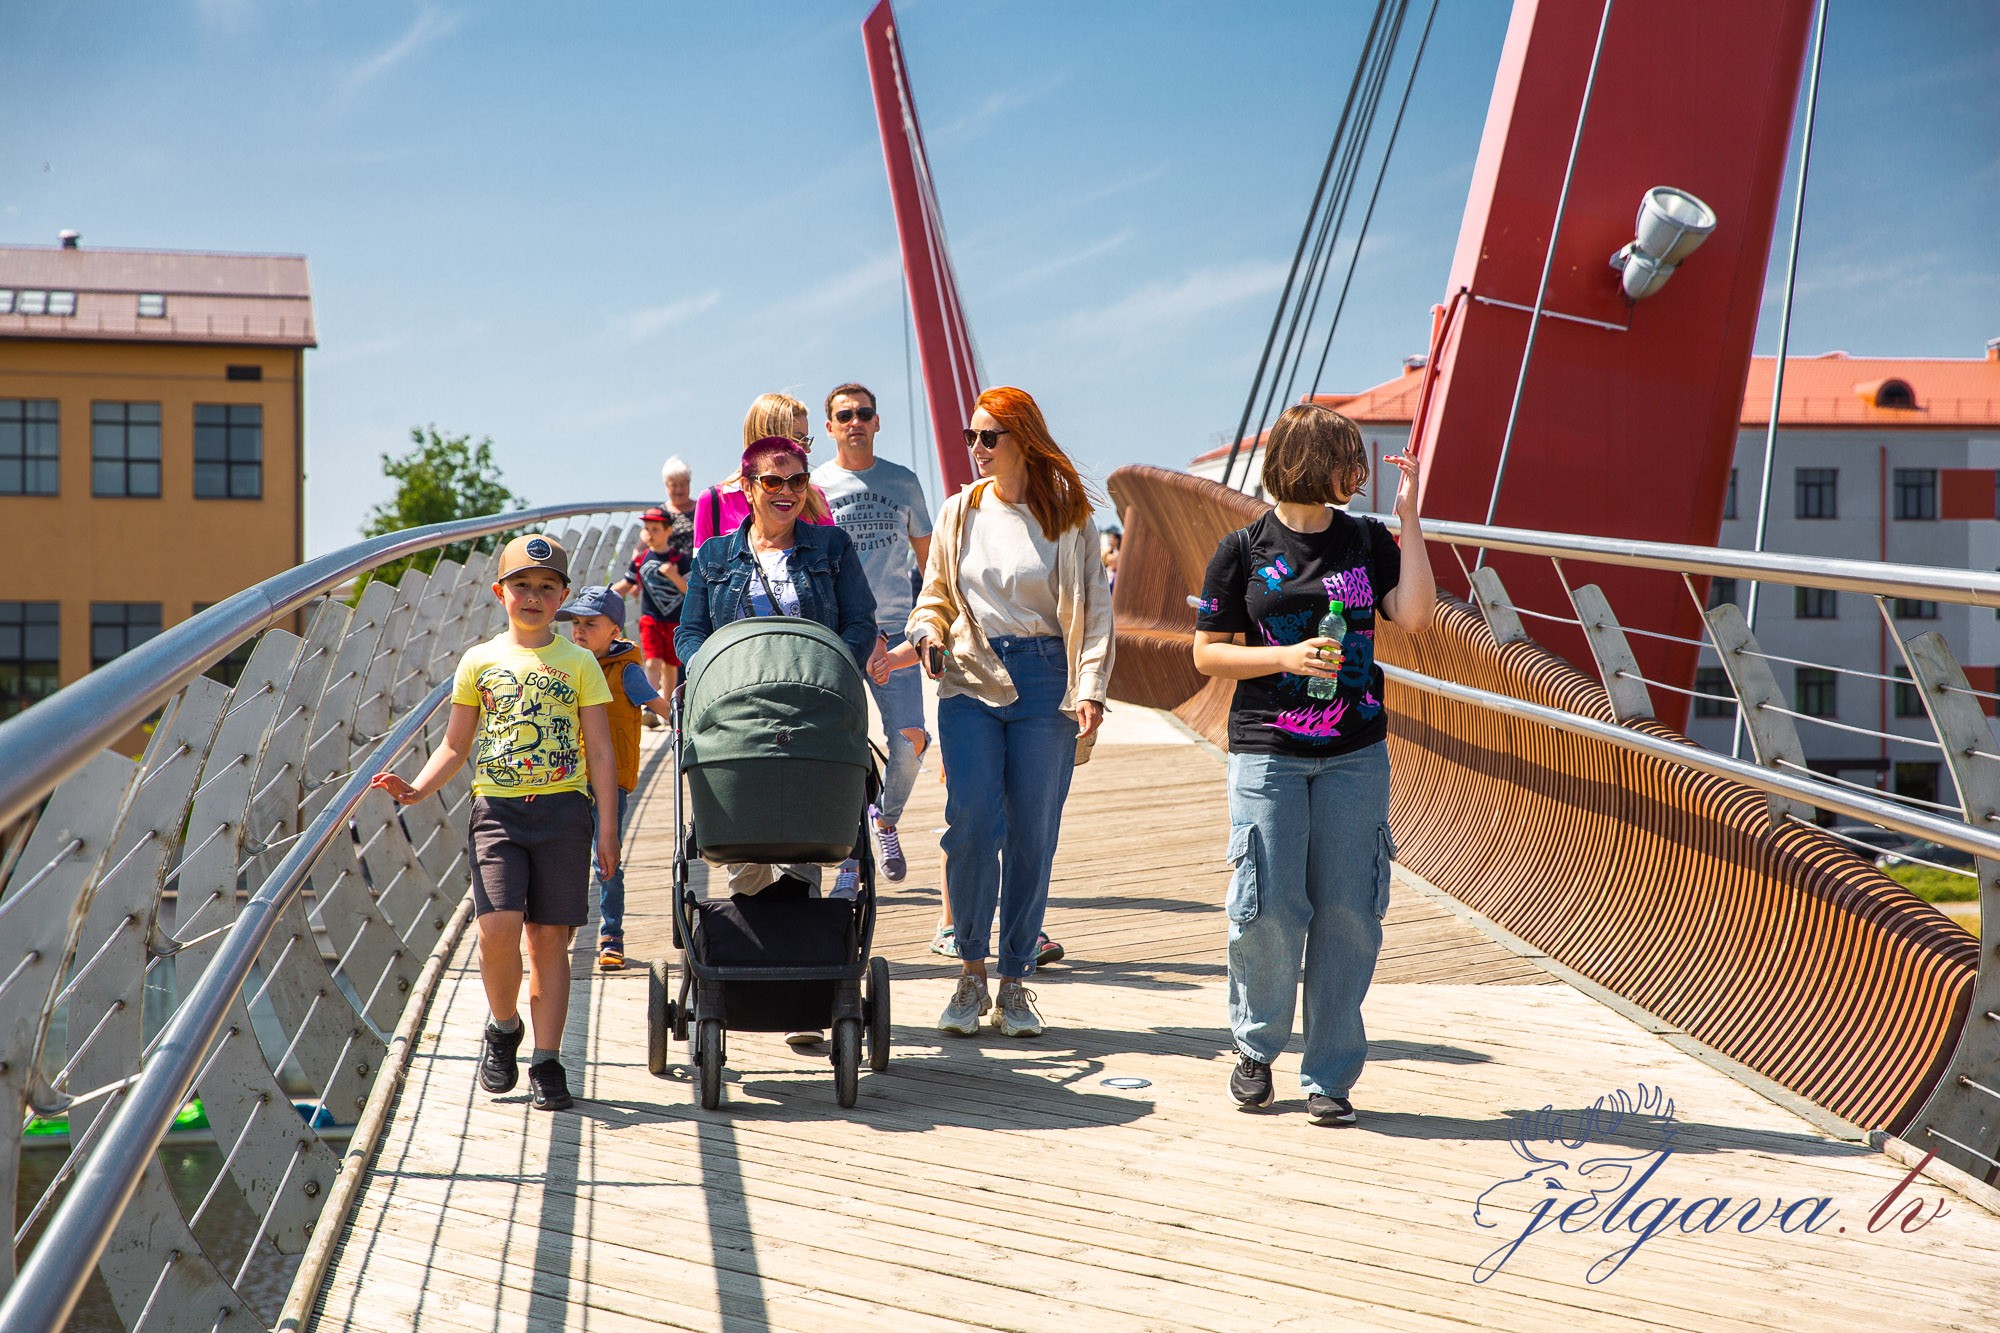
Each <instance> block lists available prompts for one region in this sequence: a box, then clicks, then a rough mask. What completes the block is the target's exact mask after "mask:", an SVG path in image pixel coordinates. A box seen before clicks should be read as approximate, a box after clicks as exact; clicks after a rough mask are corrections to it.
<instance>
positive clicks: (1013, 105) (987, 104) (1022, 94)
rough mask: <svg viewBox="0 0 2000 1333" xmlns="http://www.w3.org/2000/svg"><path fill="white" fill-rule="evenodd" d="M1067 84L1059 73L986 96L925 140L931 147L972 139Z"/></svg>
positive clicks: (1066, 78) (1064, 75) (1064, 77)
mask: <svg viewBox="0 0 2000 1333" xmlns="http://www.w3.org/2000/svg"><path fill="white" fill-rule="evenodd" d="M1068 81H1069V76H1068V75H1066V74H1059V75H1057V76H1055V77H1054V78H1049V79H1044V80H1042V81H1041V82H1040V83H1034V84H1024V85H1022V86H1019V87H1013V88H1002V89H1000V90H999V91H997V92H993V93H988V94H987V95H986V97H985V99H984V100H983V101H981V102H980V103H979V105H978V106H975V107H973V108H972V109H971V110H970V111H968V112H966V113H965V114H964V115H962V116H959V117H958V118H957V119H955V120H952V121H950V122H948V123H946V124H944V125H942V126H940V127H938V129H936V130H935V131H933V132H932V133H930V134H928V135H926V136H925V137H926V138H927V139H929V140H930V141H931V142H932V143H934V144H935V143H946V142H951V143H961V142H963V141H964V140H966V139H970V138H972V137H973V136H974V135H976V134H978V133H979V132H980V131H982V130H984V129H985V128H986V127H987V126H988V125H990V124H992V123H993V122H994V121H996V120H999V119H1000V118H1002V117H1003V116H1005V115H1007V114H1008V113H1009V112H1011V111H1017V110H1019V109H1020V108H1022V107H1024V106H1026V105H1028V104H1029V103H1030V102H1033V101H1035V100H1037V99H1038V98H1041V97H1043V96H1045V95H1047V94H1048V93H1051V92H1053V91H1055V90H1056V89H1057V88H1060V87H1062V85H1063V84H1065V83H1067V82H1068Z"/></svg>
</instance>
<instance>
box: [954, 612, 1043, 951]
mask: <svg viewBox="0 0 2000 1333" xmlns="http://www.w3.org/2000/svg"><path fill="white" fill-rule="evenodd" d="M993 649H994V651H995V652H997V653H998V654H999V655H1000V660H1001V661H1002V662H1003V663H1005V664H1006V667H1007V672H1008V674H1009V675H1011V676H1012V677H1013V678H1014V687H1015V689H1016V690H1017V691H1018V692H1019V697H1017V698H1016V699H1015V700H1014V702H1013V703H1011V704H1008V705H1007V706H1006V707H1004V708H992V707H989V706H988V705H986V704H983V703H981V702H979V700H977V699H975V698H973V697H972V696H971V695H969V694H955V695H952V696H951V697H950V698H948V699H940V700H938V744H939V745H940V746H941V747H943V750H944V771H945V783H946V786H945V798H944V822H945V832H944V837H943V839H942V840H941V842H942V846H943V848H944V864H945V885H946V888H947V891H948V892H950V894H951V919H952V922H953V924H954V933H955V934H956V935H957V937H958V955H959V957H960V958H964V959H969V960H971V961H974V962H977V961H979V960H981V959H983V958H985V957H986V945H987V936H988V935H989V934H990V933H991V932H992V929H993V917H994V913H995V910H996V908H997V909H998V912H999V916H1000V961H999V969H998V970H999V973H1000V975H1001V976H1002V977H1025V976H1027V975H1028V974H1029V973H1031V972H1033V971H1034V970H1035V937H1036V936H1037V935H1039V934H1041V931H1042V916H1043V914H1044V913H1045V912H1046V911H1047V910H1048V905H1049V868H1050V866H1052V865H1053V864H1054V862H1055V858H1056V838H1057V836H1058V835H1059V834H1060V833H1061V831H1062V808H1063V801H1064V800H1065V799H1066V798H1067V797H1068V796H1069V780H1070V775H1071V773H1072V772H1073V770H1074V767H1075V764H1076V723H1075V722H1073V721H1071V720H1070V719H1069V718H1068V717H1067V716H1065V715H1064V714H1063V713H1062V712H1061V710H1060V709H1061V704H1062V698H1063V695H1064V693H1066V692H1067V691H1068V689H1069V659H1068V657H1067V655H1066V654H1065V652H1064V650H1063V641H1062V640H1061V639H1057V638H1041V637H1037V638H1012V637H1002V638H997V639H994V640H993Z"/></svg>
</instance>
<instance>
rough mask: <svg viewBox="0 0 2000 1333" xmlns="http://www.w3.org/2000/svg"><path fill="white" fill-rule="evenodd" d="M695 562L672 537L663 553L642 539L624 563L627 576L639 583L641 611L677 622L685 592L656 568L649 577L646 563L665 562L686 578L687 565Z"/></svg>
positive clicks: (644, 613) (658, 618)
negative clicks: (629, 560)
mask: <svg viewBox="0 0 2000 1333" xmlns="http://www.w3.org/2000/svg"><path fill="white" fill-rule="evenodd" d="M689 527H690V530H692V527H693V520H692V519H689ZM693 563H694V561H693V559H692V558H691V557H689V555H688V553H687V552H686V551H685V550H676V549H675V548H674V544H673V539H672V538H671V537H669V538H668V539H667V549H666V551H665V552H664V553H662V552H658V551H655V550H653V548H652V547H650V546H647V545H645V544H644V543H643V542H642V543H641V544H640V546H639V549H638V550H636V551H634V552H633V553H632V561H631V563H630V564H628V565H627V566H626V567H625V577H626V578H628V579H630V580H632V582H634V583H636V584H638V585H639V614H640V615H642V616H651V617H652V618H653V619H655V620H658V621H660V622H662V623H664V624H673V623H675V622H677V621H678V620H679V619H680V618H681V600H682V598H683V597H684V596H685V594H684V593H682V592H681V591H680V589H678V588H676V587H674V585H673V584H672V583H671V582H669V581H668V579H667V577H666V576H665V575H664V574H661V573H659V572H658V571H657V570H654V571H652V574H653V577H651V578H648V577H646V575H647V573H648V570H647V568H646V566H648V565H665V566H668V567H670V568H672V569H673V570H675V571H676V572H678V573H679V574H680V576H681V577H682V578H686V577H687V572H688V569H689V567H690V566H692V565H693Z"/></svg>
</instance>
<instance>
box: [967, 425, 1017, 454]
mask: <svg viewBox="0 0 2000 1333" xmlns="http://www.w3.org/2000/svg"><path fill="white" fill-rule="evenodd" d="M1006 433H1007V432H1006V431H1004V430H974V429H973V428H972V427H970V426H967V427H966V428H965V447H966V448H968V449H991V448H992V447H993V446H994V445H996V444H998V443H1000V437H1001V436H1002V435H1005V434H1006Z"/></svg>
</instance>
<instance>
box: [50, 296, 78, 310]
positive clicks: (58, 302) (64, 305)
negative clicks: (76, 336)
mask: <svg viewBox="0 0 2000 1333" xmlns="http://www.w3.org/2000/svg"><path fill="white" fill-rule="evenodd" d="M49 313H50V314H51V315H74V314H75V313H76V293H75V292H50V293H49Z"/></svg>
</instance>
